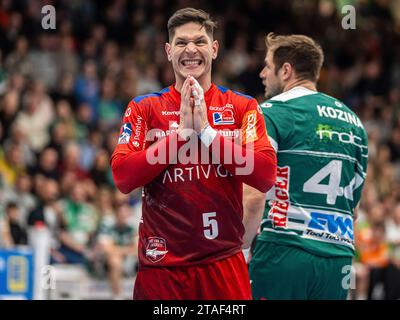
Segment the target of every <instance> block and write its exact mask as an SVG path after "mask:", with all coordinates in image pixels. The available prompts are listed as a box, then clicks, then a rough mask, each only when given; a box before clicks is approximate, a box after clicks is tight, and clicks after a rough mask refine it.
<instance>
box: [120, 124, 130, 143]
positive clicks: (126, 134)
mask: <svg viewBox="0 0 400 320" xmlns="http://www.w3.org/2000/svg"><path fill="white" fill-rule="evenodd" d="M131 135H132V125H131V124H130V123H125V124H124V125H123V126H122V127H121V133H120V135H119V138H118V144H128V143H129V139H130V138H131Z"/></svg>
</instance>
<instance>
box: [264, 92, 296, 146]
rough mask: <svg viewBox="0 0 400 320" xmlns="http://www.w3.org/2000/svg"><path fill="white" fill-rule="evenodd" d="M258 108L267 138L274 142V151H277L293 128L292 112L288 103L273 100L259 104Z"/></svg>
mask: <svg viewBox="0 0 400 320" xmlns="http://www.w3.org/2000/svg"><path fill="white" fill-rule="evenodd" d="M260 107H261V111H262V113H263V115H264V120H265V125H266V127H267V131H268V136H269V137H270V139H273V140H274V141H275V143H276V145H275V150H277V146H278V145H281V143H282V142H283V141H285V140H286V139H288V137H289V136H290V134H291V132H292V130H293V128H294V116H293V113H292V112H293V111H292V110H291V108H290V105H289V104H288V103H286V102H284V101H278V100H273V99H270V100H267V101H265V102H263V103H261V104H260ZM271 142H273V141H271Z"/></svg>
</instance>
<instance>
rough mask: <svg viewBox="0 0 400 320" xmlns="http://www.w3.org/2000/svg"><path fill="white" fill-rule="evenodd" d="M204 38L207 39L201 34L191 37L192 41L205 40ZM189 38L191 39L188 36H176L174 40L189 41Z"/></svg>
mask: <svg viewBox="0 0 400 320" xmlns="http://www.w3.org/2000/svg"><path fill="white" fill-rule="evenodd" d="M206 39H207V38H206V36H203V35H201V36H197V37H195V38H194V39H193V41H199V40H206ZM190 40H191V39H190V37H177V38H176V39H175V42H177V41H190Z"/></svg>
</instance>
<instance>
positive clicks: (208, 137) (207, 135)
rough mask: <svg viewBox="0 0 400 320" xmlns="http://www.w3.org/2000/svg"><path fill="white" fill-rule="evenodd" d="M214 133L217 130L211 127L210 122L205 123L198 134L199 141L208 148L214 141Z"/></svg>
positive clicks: (215, 133)
mask: <svg viewBox="0 0 400 320" xmlns="http://www.w3.org/2000/svg"><path fill="white" fill-rule="evenodd" d="M216 135H217V131H216V130H214V129H213V128H211V126H210V124H207V126H206V127H205V128H204V129H203V130H201V132H200V135H199V136H200V140H201V142H203V144H204V145H205V146H206V147H207V148H208V147H209V146H210V145H211V143H212V142H213V141H214V139H215V136H216Z"/></svg>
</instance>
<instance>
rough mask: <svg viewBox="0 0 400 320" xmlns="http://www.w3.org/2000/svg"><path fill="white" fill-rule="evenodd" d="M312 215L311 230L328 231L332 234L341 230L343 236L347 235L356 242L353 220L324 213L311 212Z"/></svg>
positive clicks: (309, 225)
mask: <svg viewBox="0 0 400 320" xmlns="http://www.w3.org/2000/svg"><path fill="white" fill-rule="evenodd" d="M310 215H311V220H310V222H309V224H308V227H309V228H312V229H314V230H322V231H328V232H329V233H331V234H336V233H337V232H338V230H339V232H340V233H341V235H342V236H346V234H347V235H348V236H349V238H350V239H351V240H354V231H353V219H352V218H350V217H344V216H339V215H336V214H328V213H322V212H311V214H310Z"/></svg>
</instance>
